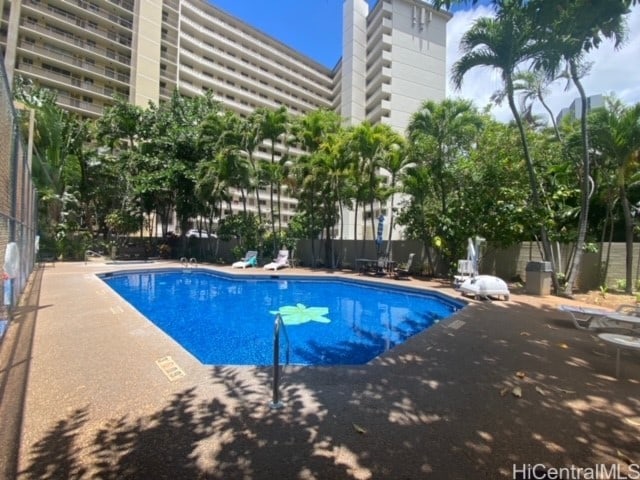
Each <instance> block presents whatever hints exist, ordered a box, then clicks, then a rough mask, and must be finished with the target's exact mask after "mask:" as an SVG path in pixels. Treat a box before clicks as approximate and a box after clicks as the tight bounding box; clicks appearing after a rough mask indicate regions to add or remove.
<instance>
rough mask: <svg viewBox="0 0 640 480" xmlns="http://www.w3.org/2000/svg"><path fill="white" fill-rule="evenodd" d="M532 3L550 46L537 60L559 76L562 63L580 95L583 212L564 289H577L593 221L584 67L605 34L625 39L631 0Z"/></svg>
mask: <svg viewBox="0 0 640 480" xmlns="http://www.w3.org/2000/svg"><path fill="white" fill-rule="evenodd" d="M531 3H532V4H535V5H532V4H529V5H527V9H528V12H529V13H528V15H529V18H531V19H535V22H536V23H535V24H536V28H535V30H534V35H535V38H536V39H538V41H539V42H540V43H542V44H544V46H545V48H544V49H541V50H540V52H539V54H538V55H537V57H536V60H535V66H536V67H537V68H540V69H542V70H543V71H544V72H545V73H546V74H547V76H548V77H549V78H555V77H556V76H557V74H558V72H559V71H560V70H561V67H564V68H565V69H566V72H567V73H566V75H567V76H568V77H569V78H571V81H572V82H573V84H574V85H575V86H576V88H577V90H578V92H579V94H580V100H581V114H580V128H581V132H582V162H581V165H580V176H581V196H580V218H579V220H578V237H577V239H576V248H575V255H574V257H573V262H572V266H571V268H570V269H569V272H570V273H569V277H568V278H567V283H566V285H565V293H566V294H568V295H571V294H572V293H573V284H574V282H575V278H576V276H577V275H578V273H579V271H580V265H581V261H582V252H583V247H584V243H585V238H586V234H587V227H588V223H589V201H590V197H591V192H592V189H591V183H592V180H591V176H590V167H591V161H590V159H589V135H588V129H587V95H586V93H585V90H584V86H583V85H582V82H581V80H580V78H581V76H582V73H583V67H584V65H583V57H584V54H585V53H586V52H589V51H590V50H593V49H596V48H598V47H599V46H600V43H601V42H602V40H603V39H605V38H606V39H613V40H614V44H615V47H616V48H618V47H619V46H620V45H621V44H622V42H623V41H624V39H625V19H624V16H625V15H626V14H628V13H629V7H630V5H631V4H632V3H633V4H635V3H636V2H635V1H633V2H632V1H631V0H558V1H557V2H553V3H551V2H549V1H548V0H547V1H544V0H537V1H534V2H531Z"/></svg>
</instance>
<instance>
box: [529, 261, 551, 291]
mask: <svg viewBox="0 0 640 480" xmlns="http://www.w3.org/2000/svg"><path fill="white" fill-rule="evenodd" d="M525 270H526V272H527V273H526V277H527V278H526V285H525V290H526V292H527V293H528V294H529V295H551V273H552V271H551V262H529V263H527V267H526V269H525Z"/></svg>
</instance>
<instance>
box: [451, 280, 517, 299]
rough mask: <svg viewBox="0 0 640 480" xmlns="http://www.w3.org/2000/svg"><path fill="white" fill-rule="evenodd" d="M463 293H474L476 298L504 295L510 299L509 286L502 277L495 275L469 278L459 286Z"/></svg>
mask: <svg viewBox="0 0 640 480" xmlns="http://www.w3.org/2000/svg"><path fill="white" fill-rule="evenodd" d="M458 288H459V290H460V292H461V293H462V294H463V295H472V296H474V297H475V298H478V299H480V298H483V299H485V300H486V299H489V297H503V298H504V299H505V300H509V287H508V286H507V283H506V282H505V281H504V280H502V279H501V278H498V277H495V276H493V275H478V276H476V277H470V278H467V279H466V280H465V281H464V282H462V283H461V284H460V287H458Z"/></svg>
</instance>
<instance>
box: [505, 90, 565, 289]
mask: <svg viewBox="0 0 640 480" xmlns="http://www.w3.org/2000/svg"><path fill="white" fill-rule="evenodd" d="M507 98H508V100H509V108H511V113H512V114H513V118H514V119H515V121H516V125H517V126H518V132H520V141H521V142H522V150H523V152H524V158H525V163H526V165H527V173H528V174H529V186H530V187H531V202H532V204H533V207H534V208H535V209H536V210H540V209H541V208H542V204H541V202H540V195H539V193H538V178H537V176H536V170H535V168H534V166H533V160H532V159H531V154H530V152H529V143H528V142H527V134H526V132H525V131H524V126H523V124H522V119H521V118H520V114H519V113H518V108H517V107H516V102H515V100H514V99H513V85H512V83H511V81H510V80H509V81H507ZM540 239H541V241H542V250H543V252H544V256H545V260H547V261H549V262H551V279H552V281H553V287H554V290H555V291H556V292H558V291H559V290H560V285H559V283H558V276H557V274H556V266H555V264H554V261H553V253H552V251H551V242H550V241H549V236H548V235H547V229H546V228H545V226H544V225H541V226H540Z"/></svg>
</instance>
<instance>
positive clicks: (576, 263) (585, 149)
mask: <svg viewBox="0 0 640 480" xmlns="http://www.w3.org/2000/svg"><path fill="white" fill-rule="evenodd" d="M569 68H570V71H571V79H572V80H573V83H574V84H575V86H576V88H577V89H578V91H579V92H580V99H581V103H582V105H581V109H580V111H581V114H582V118H580V129H581V132H582V172H581V173H582V181H581V187H580V189H581V194H580V218H579V220H578V238H577V239H576V253H575V255H574V257H573V263H572V265H571V273H570V274H569V276H568V277H567V283H566V284H565V286H564V293H565V294H567V295H572V294H573V284H574V282H575V279H576V278H577V276H578V275H579V274H580V268H581V263H582V253H583V251H584V242H585V238H586V236H587V226H588V222H589V198H590V189H591V188H590V187H591V182H590V181H589V178H590V172H589V133H588V131H587V95H586V93H585V91H584V88H583V87H582V83H580V79H579V78H578V70H577V67H576V64H575V61H573V60H571V61H569Z"/></svg>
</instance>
